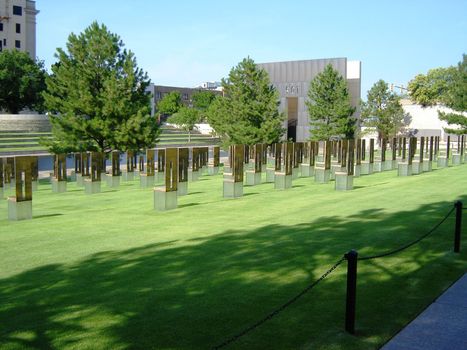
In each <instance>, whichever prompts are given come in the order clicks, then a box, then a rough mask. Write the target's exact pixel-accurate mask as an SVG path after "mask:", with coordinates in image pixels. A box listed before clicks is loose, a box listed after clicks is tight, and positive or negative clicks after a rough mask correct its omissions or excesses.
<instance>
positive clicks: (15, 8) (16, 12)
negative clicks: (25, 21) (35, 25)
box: [13, 5, 23, 16]
mask: <svg viewBox="0 0 467 350" xmlns="http://www.w3.org/2000/svg"><path fill="white" fill-rule="evenodd" d="M13 14H14V15H17V16H22V15H23V8H22V7H21V6H14V5H13Z"/></svg>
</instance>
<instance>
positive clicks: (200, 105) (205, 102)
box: [192, 90, 216, 121]
mask: <svg viewBox="0 0 467 350" xmlns="http://www.w3.org/2000/svg"><path fill="white" fill-rule="evenodd" d="M215 99H216V94H215V93H214V92H212V91H206V90H200V91H197V92H195V93H194V94H193V96H192V100H193V108H196V109H197V110H198V111H200V121H203V120H205V119H207V116H206V111H207V110H208V109H209V107H210V106H211V104H212V102H213V101H214V100H215Z"/></svg>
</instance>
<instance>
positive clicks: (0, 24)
mask: <svg viewBox="0 0 467 350" xmlns="http://www.w3.org/2000/svg"><path fill="white" fill-rule="evenodd" d="M0 32H3V23H2V22H0Z"/></svg>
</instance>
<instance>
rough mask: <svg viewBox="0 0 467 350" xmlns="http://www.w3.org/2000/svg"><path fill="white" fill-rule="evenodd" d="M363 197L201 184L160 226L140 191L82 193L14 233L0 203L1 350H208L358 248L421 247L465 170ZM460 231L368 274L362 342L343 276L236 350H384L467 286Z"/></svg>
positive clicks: (372, 182)
mask: <svg viewBox="0 0 467 350" xmlns="http://www.w3.org/2000/svg"><path fill="white" fill-rule="evenodd" d="M354 185H355V189H354V190H353V191H351V192H345V193H341V192H339V193H338V192H335V191H334V187H333V186H334V184H333V183H330V184H324V185H319V184H316V183H314V182H313V181H312V180H311V179H309V178H301V179H298V180H295V181H294V186H293V188H292V189H290V190H287V191H276V190H274V189H273V185H272V184H261V185H258V186H254V187H245V190H244V193H245V195H244V197H243V198H240V199H235V200H226V199H223V198H222V177H221V176H214V177H208V176H205V177H202V178H201V180H200V181H198V182H195V183H190V184H189V191H190V194H189V195H188V196H184V197H180V198H179V209H176V210H173V211H169V212H155V211H154V210H153V209H152V208H153V192H152V190H151V189H140V188H139V182H138V181H133V182H129V183H125V182H123V183H122V185H121V187H120V188H119V189H118V190H114V189H109V188H107V187H106V186H105V185H104V184H103V186H102V190H103V192H102V193H100V194H95V195H90V196H89V195H85V194H84V191H83V189H81V188H77V187H76V186H75V184H74V183H69V184H68V192H66V193H62V194H54V193H51V190H50V185H49V184H41V185H40V187H39V190H38V191H37V192H35V193H34V199H33V206H34V219H33V220H29V221H23V222H9V221H7V220H6V219H5V218H6V216H7V213H6V212H7V202H6V201H1V202H0V213H3V215H2V216H1V220H0V247H1V250H2V254H1V255H0V266H2V268H1V270H0V300H1V302H0V348H2V349H23V348H25V349H31V348H41V349H42V348H54V349H55V348H59V349H125V348H131V349H150V348H158V349H208V348H212V347H213V346H215V345H217V344H218V343H221V342H222V341H223V340H225V339H226V338H228V337H230V336H232V335H234V334H235V333H237V332H238V331H240V330H242V329H243V328H244V327H245V326H249V325H250V324H251V323H253V322H255V321H257V320H258V319H259V318H261V317H263V316H264V315H265V314H267V313H268V312H270V311H271V310H273V309H274V308H276V307H277V306H279V305H280V304H282V303H283V302H285V301H286V300H287V299H289V298H290V297H292V296H294V295H295V294H296V293H298V292H299V291H301V290H302V289H303V288H304V287H305V286H307V285H308V284H309V283H311V282H312V281H314V280H315V279H317V278H318V277H319V276H320V275H321V274H323V273H324V272H325V271H326V270H327V269H328V268H329V267H330V266H331V265H332V264H334V263H335V262H336V261H337V260H338V259H340V257H341V256H342V255H343V254H344V253H345V252H347V251H348V250H349V249H357V250H358V251H359V254H360V255H361V256H364V255H369V254H374V253H379V252H384V251H386V250H390V249H393V248H396V247H398V246H400V245H402V244H404V243H406V242H409V241H411V240H413V239H415V238H417V237H419V236H420V235H422V234H424V233H425V232H427V230H429V229H430V228H431V227H432V226H434V225H435V224H436V223H438V222H439V221H440V219H441V218H442V217H443V216H444V215H445V214H446V213H447V212H448V211H449V210H450V209H451V208H452V205H453V203H454V201H455V200H456V199H462V200H464V201H466V200H467V195H466V192H465V189H466V188H467V165H462V166H458V167H450V168H448V169H442V170H435V171H433V172H432V173H425V174H422V175H417V176H412V177H407V178H400V177H397V176H396V172H395V171H389V172H384V173H379V174H374V175H371V176H364V177H361V178H358V179H355V181H354ZM466 202H467V201H466ZM464 219H465V215H464ZM453 226H454V217H453V216H451V217H450V218H449V219H448V220H447V221H446V222H445V223H444V224H443V225H442V226H441V227H440V228H439V229H438V230H437V231H436V232H435V233H434V234H433V235H432V236H429V237H428V238H427V239H425V240H423V241H422V242H421V243H419V244H417V245H415V246H413V247H411V248H409V249H408V250H405V251H404V252H402V253H400V254H397V255H395V256H391V257H386V258H381V259H378V260H372V261H366V262H364V261H362V262H360V263H359V266H358V272H359V274H358V294H357V301H358V307H357V323H356V329H357V334H356V335H355V336H352V335H349V334H347V333H345V332H344V330H343V329H344V311H345V283H346V282H345V271H346V264H345V263H343V265H341V266H340V267H339V268H338V269H337V270H335V272H334V273H332V274H331V275H330V276H329V277H328V278H327V279H325V280H324V281H323V282H321V283H320V284H319V285H318V286H316V287H315V288H314V289H313V290H311V291H310V292H309V293H308V294H306V295H305V296H304V297H303V298H301V299H300V300H299V301H297V302H296V303H295V304H293V305H292V306H290V307H289V308H287V309H286V310H285V311H283V312H282V313H280V314H279V315H277V316H276V317H274V318H273V319H271V320H270V321H268V322H267V323H265V324H264V325H262V326H261V327H259V328H258V329H256V330H255V331H253V332H251V333H250V334H248V335H246V336H245V337H243V338H241V339H239V340H238V341H237V342H235V343H234V344H232V345H231V346H230V347H229V348H231V349H297V348H301V349H377V348H378V347H379V346H381V345H382V344H383V343H384V342H386V341H387V340H388V339H389V338H390V337H391V336H392V335H393V334H394V333H395V332H397V331H398V330H399V329H400V328H401V327H402V326H403V325H405V324H406V323H407V322H409V321H410V320H411V319H413V318H414V317H415V316H416V315H417V314H418V313H419V312H420V311H422V310H423V309H424V308H425V307H426V306H427V305H428V304H429V303H430V302H431V301H433V299H434V298H435V297H437V296H438V295H439V294H440V293H441V292H442V291H443V290H444V289H445V288H447V287H448V286H449V285H450V284H451V283H452V282H454V281H455V280H456V279H457V278H459V277H460V276H461V275H462V274H463V273H464V272H465V271H466V269H467V262H466V260H467V259H466V257H467V254H466V251H467V244H466V243H465V241H466V239H467V238H466V237H465V235H464V237H463V239H464V241H463V243H462V247H461V253H460V254H454V253H453V252H452V245H453Z"/></svg>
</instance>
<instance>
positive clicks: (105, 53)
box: [44, 22, 159, 152]
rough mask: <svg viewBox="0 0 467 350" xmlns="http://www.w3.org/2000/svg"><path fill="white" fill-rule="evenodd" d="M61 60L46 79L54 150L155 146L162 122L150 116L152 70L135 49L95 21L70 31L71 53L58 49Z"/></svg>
mask: <svg viewBox="0 0 467 350" xmlns="http://www.w3.org/2000/svg"><path fill="white" fill-rule="evenodd" d="M56 56H57V58H58V59H59V61H58V63H56V64H55V65H53V66H52V73H53V74H52V75H51V76H50V77H48V78H47V80H46V82H47V92H46V93H44V98H45V103H46V106H47V108H48V109H49V110H51V111H52V112H55V113H56V115H53V116H51V122H52V127H53V134H54V139H53V140H52V141H49V142H48V143H47V142H44V144H46V145H47V146H48V147H49V149H50V150H51V151H52V152H53V151H54V150H55V149H56V147H62V148H63V149H67V150H75V151H80V150H98V151H106V152H108V151H111V150H114V149H118V150H122V151H124V150H129V149H130V150H138V149H141V148H146V147H153V146H154V145H155V143H156V142H157V137H158V135H159V126H158V125H157V122H156V120H155V119H154V118H152V117H151V116H150V107H149V95H148V93H147V92H146V91H145V89H146V87H147V86H148V84H149V80H148V77H147V74H146V73H144V72H143V71H142V70H141V69H139V68H138V67H137V64H136V58H135V57H134V55H133V53H132V52H131V51H128V50H126V49H124V45H123V43H122V41H121V40H120V38H119V36H118V35H116V34H113V33H111V32H109V31H108V30H107V28H106V27H105V26H104V25H99V24H98V23H97V22H94V23H92V24H91V25H90V26H89V27H88V28H86V29H85V31H84V32H83V33H81V34H79V35H75V34H73V33H72V34H70V36H69V37H68V42H67V51H65V50H63V49H61V48H59V49H57V54H56Z"/></svg>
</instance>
